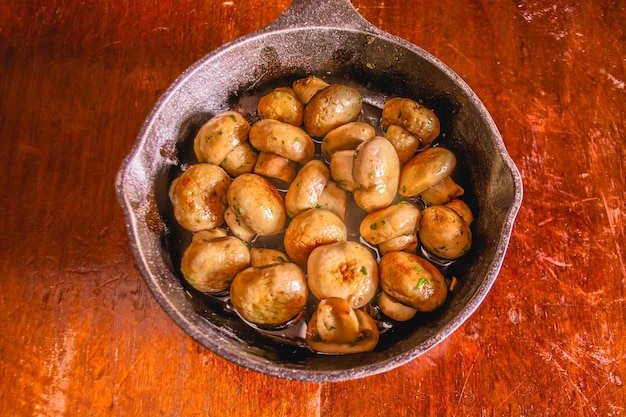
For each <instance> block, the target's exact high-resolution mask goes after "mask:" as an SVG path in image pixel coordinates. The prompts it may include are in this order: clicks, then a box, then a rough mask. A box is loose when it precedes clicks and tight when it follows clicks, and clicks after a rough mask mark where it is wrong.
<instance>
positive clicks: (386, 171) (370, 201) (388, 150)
mask: <svg viewBox="0 0 626 417" xmlns="http://www.w3.org/2000/svg"><path fill="white" fill-rule="evenodd" d="M352 176H353V178H354V182H355V183H356V184H357V189H356V190H354V192H353V196H354V201H355V202H356V204H357V205H358V206H359V207H361V208H362V209H363V210H365V211H366V212H368V213H369V212H372V211H376V210H379V209H381V208H384V207H387V206H388V205H390V204H391V202H392V201H393V199H394V198H395V197H396V192H397V190H398V181H399V177H400V160H399V159H398V154H397V153H396V150H395V149H394V147H393V145H392V144H391V142H389V141H388V140H387V139H385V138H383V137H382V136H375V137H373V138H372V139H368V140H366V141H365V142H363V143H362V144H360V145H359V146H358V147H357V148H356V150H355V151H354V163H353V167H352Z"/></svg>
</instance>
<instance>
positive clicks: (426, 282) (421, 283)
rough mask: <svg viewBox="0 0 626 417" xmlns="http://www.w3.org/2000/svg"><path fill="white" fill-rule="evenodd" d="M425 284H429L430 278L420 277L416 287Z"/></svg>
mask: <svg viewBox="0 0 626 417" xmlns="http://www.w3.org/2000/svg"><path fill="white" fill-rule="evenodd" d="M424 285H428V280H427V279H426V278H420V280H419V281H417V287H416V288H422V287H423V286H424Z"/></svg>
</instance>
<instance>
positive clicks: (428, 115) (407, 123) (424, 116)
mask: <svg viewBox="0 0 626 417" xmlns="http://www.w3.org/2000/svg"><path fill="white" fill-rule="evenodd" d="M390 125H398V126H400V127H402V128H404V129H406V130H408V131H409V132H411V133H413V134H414V135H416V136H417V137H418V138H419V139H420V142H421V144H422V145H421V146H422V147H425V146H428V145H430V144H431V143H432V141H433V140H435V138H436V137H437V136H439V119H438V118H437V115H436V114H435V113H434V112H433V111H432V110H430V109H428V108H426V107H424V106H422V105H421V104H419V103H418V102H416V101H414V100H411V99H408V98H402V97H394V98H392V99H390V100H387V101H386V102H385V104H384V105H383V113H382V126H383V129H384V130H387V128H388V127H389V126H390Z"/></svg>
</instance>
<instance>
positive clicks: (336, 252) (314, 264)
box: [307, 241, 378, 308]
mask: <svg viewBox="0 0 626 417" xmlns="http://www.w3.org/2000/svg"><path fill="white" fill-rule="evenodd" d="M307 271H308V277H309V289H310V290H311V293H312V294H313V295H315V296H316V297H317V298H318V299H324V298H329V297H340V298H343V299H345V300H347V301H348V303H350V306H352V307H353V308H359V307H363V306H364V305H365V304H367V303H369V302H370V301H371V300H372V299H373V298H374V295H375V294H376V290H377V289H378V265H377V263H376V259H375V258H374V256H373V255H372V253H371V252H370V250H369V249H367V248H366V247H365V246H363V245H362V244H360V243H358V242H349V241H340V242H335V243H330V244H326V245H322V246H318V247H316V248H315V249H313V251H311V254H310V256H309V259H308V262H307Z"/></svg>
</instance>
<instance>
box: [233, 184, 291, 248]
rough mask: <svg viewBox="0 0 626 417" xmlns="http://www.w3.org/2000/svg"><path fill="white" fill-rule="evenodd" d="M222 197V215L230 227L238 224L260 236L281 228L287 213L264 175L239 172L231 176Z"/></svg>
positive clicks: (280, 199)
mask: <svg viewBox="0 0 626 417" xmlns="http://www.w3.org/2000/svg"><path fill="white" fill-rule="evenodd" d="M226 197H227V199H228V205H229V211H227V213H226V216H225V218H226V222H227V224H228V226H229V227H231V229H233V228H236V227H237V226H241V227H244V228H247V229H249V230H250V231H252V232H254V234H257V235H261V236H269V235H273V234H276V233H279V232H280V231H282V229H283V226H284V225H285V221H286V217H287V216H286V214H285V205H284V203H283V199H282V197H281V196H280V194H279V193H278V190H277V189H276V187H275V186H274V185H273V184H272V183H271V182H269V181H268V180H267V179H265V178H263V177H261V176H260V175H256V174H243V175H240V176H238V177H237V178H235V179H234V180H233V182H232V184H231V185H230V187H229V188H228V192H227V194H226ZM242 238H243V237H242ZM244 240H247V239H244Z"/></svg>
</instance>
